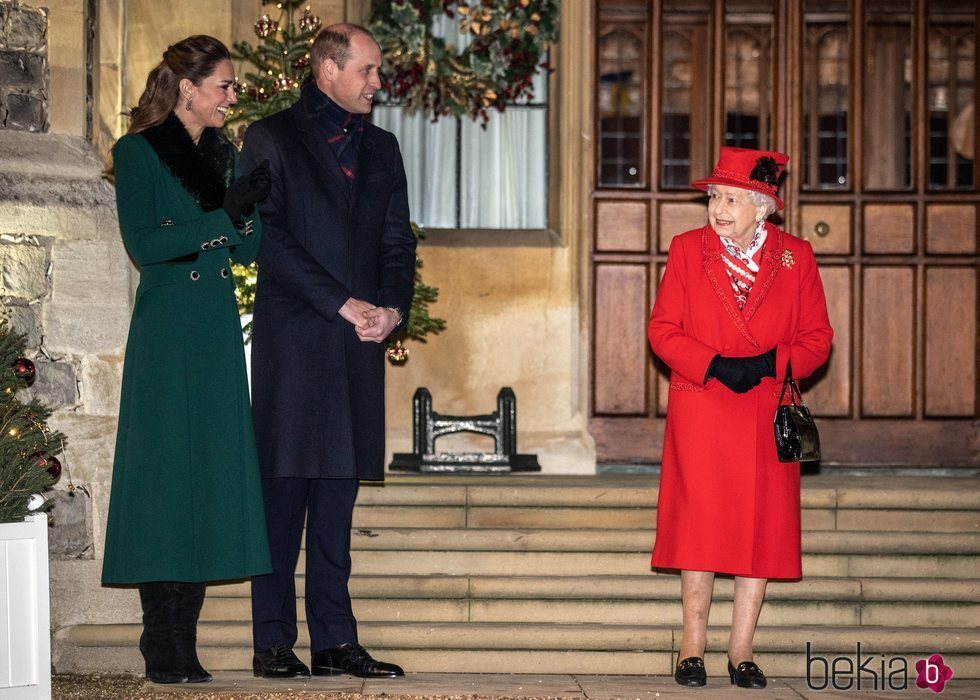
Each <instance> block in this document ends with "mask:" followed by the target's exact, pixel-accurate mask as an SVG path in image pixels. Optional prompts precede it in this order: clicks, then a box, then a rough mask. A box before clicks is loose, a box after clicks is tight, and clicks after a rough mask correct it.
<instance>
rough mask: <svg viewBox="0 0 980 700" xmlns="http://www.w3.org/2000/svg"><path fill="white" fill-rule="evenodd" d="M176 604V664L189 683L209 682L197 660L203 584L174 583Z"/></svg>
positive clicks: (209, 676) (208, 676)
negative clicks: (198, 626)
mask: <svg viewBox="0 0 980 700" xmlns="http://www.w3.org/2000/svg"><path fill="white" fill-rule="evenodd" d="M174 587H175V588H176V591H177V604H176V607H175V615H174V636H175V638H176V640H177V663H178V667H179V668H180V670H181V672H182V673H184V674H185V675H186V676H187V681H188V682H189V683H207V682H208V681H210V680H211V674H210V673H208V672H207V671H206V670H205V669H204V667H203V666H201V662H200V661H199V660H198V658H197V619H198V617H199V616H200V614H201V606H202V605H203V604H204V594H205V592H206V591H205V584H203V583H175V584H174Z"/></svg>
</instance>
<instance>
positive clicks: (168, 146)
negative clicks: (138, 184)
mask: <svg viewBox="0 0 980 700" xmlns="http://www.w3.org/2000/svg"><path fill="white" fill-rule="evenodd" d="M141 133H142V134H143V138H145V139H146V140H147V141H148V142H149V144H150V146H151V147H152V148H153V150H154V151H155V152H156V154H157V157H158V158H159V159H160V162H161V163H163V165H164V166H165V167H166V168H167V170H169V171H170V174H171V175H173V176H174V177H175V178H176V179H177V182H179V183H180V184H181V186H183V188H184V189H185V190H187V193H188V194H189V195H191V197H193V198H194V201H195V202H197V204H198V206H200V207H201V209H203V210H204V211H213V210H215V209H218V208H219V207H221V205H222V204H223V203H224V199H225V188H226V187H228V185H230V184H231V179H232V176H233V175H234V167H235V160H234V156H233V153H232V149H233V148H234V146H233V145H232V144H231V142H230V141H228V139H227V138H226V137H225V135H224V134H223V133H221V131H220V130H219V129H214V128H206V129H204V132H203V133H202V134H201V139H200V141H199V142H198V144H197V145H196V146H195V145H194V142H193V141H192V140H191V137H190V134H188V133H187V130H186V129H185V128H184V125H183V124H182V123H181V121H180V119H178V118H177V116H176V115H175V114H174V113H173V112H171V113H170V114H169V115H168V116H167V118H166V119H165V120H164V121H163V123H161V124H158V125H157V126H151V127H150V128H149V129H146V130H145V131H143V132H141Z"/></svg>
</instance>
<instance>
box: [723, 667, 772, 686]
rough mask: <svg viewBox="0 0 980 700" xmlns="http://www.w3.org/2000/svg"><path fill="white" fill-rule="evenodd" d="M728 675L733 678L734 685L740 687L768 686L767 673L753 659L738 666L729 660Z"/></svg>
mask: <svg viewBox="0 0 980 700" xmlns="http://www.w3.org/2000/svg"><path fill="white" fill-rule="evenodd" d="M728 675H729V677H731V679H732V685H737V686H738V687H739V688H765V687H766V674H764V673H763V672H762V669H761V668H759V667H758V666H756V665H755V664H754V663H752V662H751V661H743V662H742V663H740V664H739V665H738V667H735V666H732V662H731V661H729V662H728Z"/></svg>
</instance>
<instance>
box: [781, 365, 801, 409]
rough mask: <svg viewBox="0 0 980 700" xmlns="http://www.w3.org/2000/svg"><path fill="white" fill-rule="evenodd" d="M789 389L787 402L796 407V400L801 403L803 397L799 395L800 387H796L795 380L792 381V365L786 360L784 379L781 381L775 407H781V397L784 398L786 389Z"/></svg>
mask: <svg viewBox="0 0 980 700" xmlns="http://www.w3.org/2000/svg"><path fill="white" fill-rule="evenodd" d="M787 386H788V387H789V401H790V403H791V404H792V405H794V406H796V405H797V403H796V402H797V400H799V402H800V403H803V396H802V395H801V394H800V387H798V386H797V385H796V380H794V379H793V363H792V362H791V361H789V360H786V378H785V379H783V390H782V391H781V392H779V403H778V404H777V405H779V406H782V405H783V397H785V396H786V387H787Z"/></svg>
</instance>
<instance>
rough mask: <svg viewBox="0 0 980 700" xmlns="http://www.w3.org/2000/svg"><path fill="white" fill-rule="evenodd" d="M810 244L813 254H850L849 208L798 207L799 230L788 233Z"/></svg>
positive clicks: (823, 205) (847, 206) (818, 205)
mask: <svg viewBox="0 0 980 700" xmlns="http://www.w3.org/2000/svg"><path fill="white" fill-rule="evenodd" d="M790 233H795V234H796V235H797V236H799V237H800V238H803V239H804V240H807V241H809V242H810V245H812V246H813V252H815V253H817V254H818V255H819V254H822V253H841V254H845V253H850V252H851V207H850V206H849V205H847V204H807V205H804V206H801V207H800V230H799V231H790Z"/></svg>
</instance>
